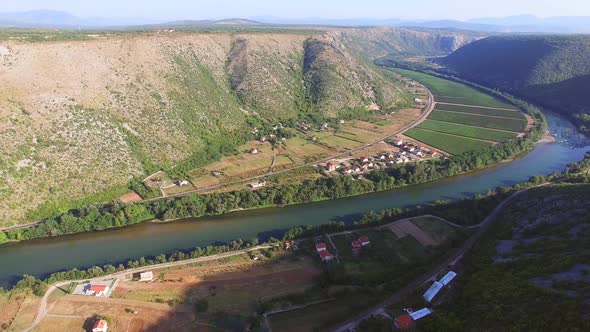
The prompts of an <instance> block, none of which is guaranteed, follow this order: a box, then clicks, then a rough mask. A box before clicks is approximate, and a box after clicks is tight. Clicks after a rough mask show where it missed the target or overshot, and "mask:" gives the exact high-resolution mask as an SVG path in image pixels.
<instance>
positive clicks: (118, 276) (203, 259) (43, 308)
mask: <svg viewBox="0 0 590 332" xmlns="http://www.w3.org/2000/svg"><path fill="white" fill-rule="evenodd" d="M272 247H273V246H272V245H261V246H256V247H252V248H248V249H243V250H238V251H232V252H226V253H223V254H218V255H211V256H206V257H199V258H193V259H187V260H184V261H177V262H170V263H162V264H156V265H150V266H144V267H140V268H134V269H128V270H125V271H121V272H117V273H113V274H109V275H105V276H102V277H98V278H93V279H80V280H66V281H61V282H58V283H56V284H53V285H51V286H50V287H49V288H48V289H47V292H45V295H43V298H42V299H41V304H40V305H39V309H38V310H37V316H36V317H35V320H34V321H33V323H32V324H31V325H30V326H29V327H27V328H26V329H24V330H23V331H24V332H29V331H31V330H33V329H34V328H35V327H36V326H37V325H39V323H41V321H42V320H43V318H45V316H46V315H47V300H48V299H49V296H50V295H51V294H52V293H53V292H54V291H55V290H56V289H58V288H61V287H65V286H67V285H69V284H71V283H72V282H77V283H80V282H83V281H87V280H89V281H90V283H95V282H101V281H107V280H112V279H116V280H115V284H113V288H112V290H114V288H115V287H116V285H117V284H118V283H119V281H120V280H121V279H123V278H125V276H127V275H129V274H133V273H138V272H143V271H146V270H155V269H162V268H170V267H177V266H182V265H188V264H193V263H198V262H206V261H212V260H217V259H220V258H225V257H231V256H237V255H242V254H244V253H248V252H250V251H254V250H261V249H269V248H272ZM112 290H111V292H112Z"/></svg>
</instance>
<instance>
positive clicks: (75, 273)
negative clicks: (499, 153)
mask: <svg viewBox="0 0 590 332" xmlns="http://www.w3.org/2000/svg"><path fill="white" fill-rule="evenodd" d="M589 168H590V155H587V156H586V158H585V159H584V160H582V161H581V162H579V163H576V164H572V165H569V166H568V167H567V168H566V169H565V170H564V171H563V172H561V173H556V174H552V175H550V176H547V177H543V176H538V177H533V178H531V179H530V180H529V182H526V183H521V184H518V185H515V186H514V187H512V188H507V187H501V188H497V189H496V191H495V192H490V193H488V194H483V195H477V196H476V197H475V198H472V199H464V200H461V201H457V202H449V201H439V202H436V203H435V204H433V205H429V206H423V207H421V208H416V209H409V210H402V209H392V210H384V211H380V212H378V213H368V214H366V215H365V216H363V217H362V218H360V219H359V220H357V221H356V222H354V223H350V224H344V223H333V224H327V225H321V226H315V227H313V226H309V227H296V228H294V229H291V230H289V231H287V232H285V234H284V236H283V239H284V240H290V239H301V238H303V237H315V236H318V235H322V234H326V233H330V232H336V231H343V230H355V229H362V228H367V227H373V226H378V225H383V224H387V223H390V222H392V221H395V220H399V219H403V218H408V217H412V216H417V215H424V214H434V215H437V216H439V217H442V218H445V219H447V220H449V221H452V222H454V223H456V224H459V225H465V226H466V225H473V224H476V223H478V222H480V221H481V220H482V219H483V218H484V217H485V216H486V215H488V214H489V213H490V212H491V211H492V210H493V209H494V208H495V207H496V206H497V205H498V204H499V203H500V202H501V201H502V200H503V199H505V198H506V197H507V196H508V195H510V194H511V193H512V192H514V191H515V190H519V189H523V188H530V187H532V186H536V185H538V184H541V183H545V182H546V181H557V182H561V184H559V185H553V186H550V187H548V188H539V189H531V190H532V191H531V192H532V193H531V194H530V195H526V196H523V197H522V198H521V199H519V201H520V202H521V203H518V204H517V205H516V206H517V208H519V207H523V206H524V207H527V206H529V204H530V202H532V201H536V202H537V204H539V200H538V199H539V197H541V198H542V197H545V193H547V192H550V193H553V194H552V195H553V196H555V195H558V196H559V195H562V194H563V193H569V195H573V197H575V198H576V199H577V201H580V199H581V197H582V196H580V195H579V194H580V193H584V195H586V196H587V194H588V192H589V191H588V183H589V182H590V177H589V175H588V169H589ZM571 188H577V189H576V190H573V189H571ZM586 196H583V197H586ZM561 198H562V199H566V200H568V199H569V198H567V197H561ZM541 204H544V203H542V202H541ZM545 205H546V204H545ZM511 206H514V204H511ZM545 208H549V207H548V206H546V207H545ZM511 213H512V212H507V213H506V214H508V215H510V214H511ZM528 213H532V212H530V211H529V212H528ZM507 220H512V219H507ZM505 225H506V222H503V223H501V224H499V227H500V228H502V229H504V227H505ZM539 227H540V228H539V229H548V228H547V225H545V224H543V223H541V224H539ZM499 234H500V235H499V236H500V237H502V236H504V235H502V234H508V233H506V232H501V233H499ZM535 234H539V233H538V232H536V233H530V234H529V235H531V236H534V235H535ZM583 234H585V233H583ZM584 236H585V235H584ZM492 237H493V236H492ZM269 241H270V242H275V241H276V240H274V239H272V238H271V239H269ZM257 244H258V239H253V240H250V241H242V240H236V241H232V242H230V243H228V244H226V245H222V246H210V247H206V248H195V249H189V250H186V251H176V252H174V253H168V254H162V255H158V256H155V257H142V258H139V259H137V260H130V261H128V262H121V264H118V265H117V264H115V265H112V264H109V265H105V266H100V267H99V266H95V267H92V268H89V269H86V270H78V269H74V270H70V271H62V272H57V273H54V274H52V275H50V276H46V277H43V278H44V279H43V280H41V279H38V278H35V277H33V276H24V278H23V279H22V280H21V281H19V282H18V283H16V285H15V286H14V288H13V289H11V290H2V289H0V293H1V294H0V295H2V296H8V297H10V294H14V295H15V296H17V297H18V296H23V294H27V293H29V292H30V293H33V294H35V295H37V296H42V295H43V294H44V293H45V291H46V289H47V286H48V285H49V284H52V283H54V282H57V281H62V280H79V279H89V278H93V277H99V276H103V275H106V274H111V273H115V272H117V271H122V270H124V269H125V268H137V267H142V266H150V265H153V264H158V263H164V262H173V261H180V260H184V259H189V258H196V257H201V256H205V255H212V254H218V253H222V252H228V251H232V250H239V249H242V248H248V247H252V246H255V245H257ZM458 245H460V241H459V242H456V241H455V243H454V244H453V242H451V243H449V244H448V247H445V248H447V249H445V250H438V252H445V251H446V250H452V249H453V248H454V247H456V246H458ZM483 246H484V247H485V248H489V246H488V245H487V244H486V245H483ZM279 248H280V246H278V247H277V248H276V249H275V250H281V249H279ZM535 248H539V247H538V246H535ZM302 250H306V249H305V248H302ZM486 250H487V249H486ZM517 253H519V254H520V253H521V251H518V252H517ZM265 254H266V255H267V256H272V255H273V253H272V251H271V252H268V253H265ZM440 258H441V256H440V255H434V256H432V257H430V258H429V259H428V260H425V261H421V262H420V263H419V264H417V265H416V264H414V265H411V267H412V268H408V269H407V271H406V272H405V273H398V274H396V275H395V278H393V279H392V278H391V273H389V272H388V273H387V275H388V276H389V277H390V278H388V279H391V280H389V281H388V282H386V283H383V284H381V288H380V290H379V291H377V290H376V288H375V287H374V282H375V280H377V279H375V278H374V277H377V276H372V277H370V278H361V279H358V280H357V281H356V282H357V286H356V287H357V288H358V287H360V288H358V290H356V291H355V290H346V291H344V290H343V291H339V292H329V290H330V285H338V284H339V282H342V280H340V281H339V280H338V279H337V278H336V279H334V278H333V277H332V274H331V272H330V269H328V270H327V271H326V273H325V276H324V278H320V280H318V286H317V287H314V288H313V289H311V290H309V291H308V292H305V293H302V294H295V295H290V296H288V297H285V298H278V299H270V300H268V301H266V302H264V303H261V309H260V310H261V312H264V311H265V310H266V309H268V308H273V307H275V306H276V305H277V304H280V303H285V302H288V303H291V304H303V303H307V302H310V301H313V300H315V299H317V298H318V294H320V295H321V296H330V297H335V298H338V299H341V300H342V301H343V303H344V304H345V305H347V306H350V308H352V309H354V310H362V309H363V308H364V307H366V306H369V305H371V304H374V303H376V302H378V301H380V300H382V299H383V298H384V296H386V294H387V293H388V292H387V291H393V290H395V289H398V288H399V287H400V286H402V285H403V284H404V283H406V282H407V281H409V280H411V279H412V277H413V276H415V275H416V274H419V273H421V271H425V270H427V269H428V267H429V266H430V265H431V264H436V261H437V260H438V259H440ZM535 259H536V258H535ZM359 264H362V262H361V263H359ZM537 265H538V264H537ZM558 265H559V264H558ZM552 266H556V265H555V264H553V265H552ZM559 266H565V265H563V264H561V265H559ZM492 268H493V267H492ZM402 270H403V269H402ZM469 273H471V272H469ZM361 277H362V276H361ZM478 279H480V278H469V280H478ZM470 284H471V281H469V282H468V284H466V286H465V287H471V286H470ZM494 285H495V284H494ZM560 287H561V286H560ZM568 287H569V286H568ZM383 290H387V291H386V292H384V291H383ZM532 291H533V290H532V289H531V288H530V287H525V288H523V290H522V291H521V292H520V293H519V294H521V295H522V294H524V293H526V294H537V293H534V292H533V293H531V292H532ZM535 292H537V291H535ZM469 294H470V293H466V296H469ZM537 295H538V294H537ZM357 296H360V299H361V300H359V302H358V303H356V304H351V303H349V301H347V300H345V299H346V298H351V297H355V298H356V297H357ZM527 296H528V295H527ZM544 296H546V295H544ZM528 298H529V297H527V298H526V299H528ZM523 299H525V298H523V297H522V296H520V297H519V299H518V300H519V301H523ZM562 299H563V298H562ZM339 301H340V300H339ZM339 301H336V303H339ZM560 301H561V300H560ZM570 302H571V301H570ZM336 303H334V304H333V305H336ZM560 303H564V304H567V303H566V302H563V301H562V302H560ZM568 303H569V302H568ZM450 305H454V304H450ZM450 305H449V306H448V307H445V308H443V309H444V310H443V309H441V310H437V312H438V311H440V312H441V314H440V315H437V316H435V318H434V320H433V321H432V322H428V325H426V326H424V328H427V329H429V328H430V329H431V328H435V329H436V328H447V327H448V328H449V329H446V330H452V327H456V326H465V325H462V324H465V322H464V321H462V320H461V319H460V318H457V317H458V315H460V311H459V313H449V311H450V310H455V309H454V307H452V306H450ZM567 305H568V306H569V305H570V304H567ZM336 306H338V305H336ZM350 308H349V309H350ZM347 310H348V309H347ZM351 313H352V312H351ZM340 314H341V313H340ZM340 314H338V315H335V316H333V317H331V318H330V319H328V320H327V321H324V322H323V323H322V324H328V325H329V324H334V323H337V322H338V319H340V318H341V317H340V318H339V315H340ZM529 318H530V317H529V316H527V317H524V318H521V319H520V321H521V323H524V321H525V319H526V320H527V322H528V323H533V322H534V321H533V320H532V318H530V319H529ZM468 319H469V318H468ZM487 322H489V324H491V325H489V326H499V325H498V324H500V325H501V324H502V322H503V321H498V320H488V321H487ZM564 322H565V323H567V326H576V325H575V324H574V325H572V322H573V321H572V320H571V319H568V320H564ZM258 323H259V322H258ZM486 324H487V323H486ZM494 324H495V325H494ZM576 324H577V323H576ZM486 326H488V325H486Z"/></svg>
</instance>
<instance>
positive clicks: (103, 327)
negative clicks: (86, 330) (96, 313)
mask: <svg viewBox="0 0 590 332" xmlns="http://www.w3.org/2000/svg"><path fill="white" fill-rule="evenodd" d="M108 329H109V326H108V324H107V321H106V320H104V319H100V320H97V321H96V322H94V325H92V332H107V331H108Z"/></svg>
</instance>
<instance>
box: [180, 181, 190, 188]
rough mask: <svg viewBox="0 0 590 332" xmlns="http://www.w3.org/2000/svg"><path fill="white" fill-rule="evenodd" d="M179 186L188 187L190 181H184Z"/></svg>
mask: <svg viewBox="0 0 590 332" xmlns="http://www.w3.org/2000/svg"><path fill="white" fill-rule="evenodd" d="M178 186H179V187H184V186H188V180H182V181H180V182H178Z"/></svg>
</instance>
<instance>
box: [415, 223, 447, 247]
mask: <svg viewBox="0 0 590 332" xmlns="http://www.w3.org/2000/svg"><path fill="white" fill-rule="evenodd" d="M412 223H413V224H414V225H416V226H417V227H418V228H420V229H422V230H423V231H424V232H425V233H426V234H428V235H429V236H430V237H431V238H432V239H433V240H434V241H436V242H438V243H442V242H444V241H446V240H448V239H449V238H451V237H453V236H455V235H456V231H455V228H454V227H453V226H450V225H448V224H447V223H445V222H443V221H441V220H438V219H436V218H432V217H418V218H412Z"/></svg>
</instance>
